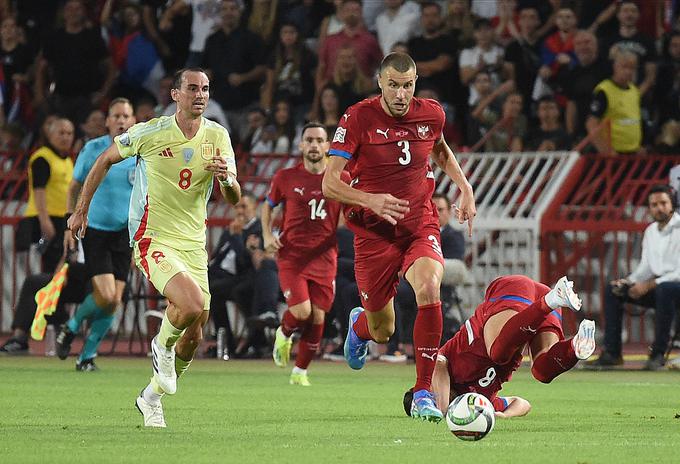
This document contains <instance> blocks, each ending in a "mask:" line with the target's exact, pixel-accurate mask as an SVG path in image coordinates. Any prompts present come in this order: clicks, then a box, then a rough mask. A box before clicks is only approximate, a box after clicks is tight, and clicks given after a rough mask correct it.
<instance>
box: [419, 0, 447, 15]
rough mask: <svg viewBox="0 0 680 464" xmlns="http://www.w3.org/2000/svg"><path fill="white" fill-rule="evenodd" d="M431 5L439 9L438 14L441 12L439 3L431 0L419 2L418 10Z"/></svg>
mask: <svg viewBox="0 0 680 464" xmlns="http://www.w3.org/2000/svg"><path fill="white" fill-rule="evenodd" d="M431 7H435V8H436V9H437V11H439V14H442V6H441V5H440V4H439V3H437V2H431V1H429V2H421V3H420V11H422V10H424V9H425V8H431Z"/></svg>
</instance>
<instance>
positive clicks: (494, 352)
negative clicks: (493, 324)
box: [490, 297, 552, 364]
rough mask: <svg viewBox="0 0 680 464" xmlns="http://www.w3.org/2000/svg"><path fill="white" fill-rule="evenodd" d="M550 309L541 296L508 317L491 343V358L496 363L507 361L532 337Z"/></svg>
mask: <svg viewBox="0 0 680 464" xmlns="http://www.w3.org/2000/svg"><path fill="white" fill-rule="evenodd" d="M551 311H552V309H551V308H550V306H548V305H547V304H546V302H545V299H544V298H543V297H541V299H540V300H538V301H536V302H534V303H533V304H531V305H529V306H528V307H527V308H526V309H523V310H522V311H520V312H518V313H517V314H515V315H514V316H512V317H511V318H510V319H508V321H507V322H506V323H505V325H504V326H503V328H502V329H501V331H500V332H499V334H498V336H497V337H496V340H494V342H493V344H492V345H491V351H490V354H491V360H492V361H493V362H495V363H496V364H506V363H508V362H509V361H510V360H511V359H512V358H513V356H515V353H517V351H519V350H521V349H522V348H523V347H524V345H525V344H526V343H527V342H528V341H529V340H531V339H532V338H534V336H535V335H536V330H537V329H538V326H539V325H541V323H542V322H543V321H544V320H545V318H546V317H547V316H548V314H550V312H551Z"/></svg>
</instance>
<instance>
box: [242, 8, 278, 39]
mask: <svg viewBox="0 0 680 464" xmlns="http://www.w3.org/2000/svg"><path fill="white" fill-rule="evenodd" d="M278 19H279V1H278V0H253V2H252V6H251V10H250V14H249V15H248V20H247V23H248V30H249V31H250V32H252V33H253V34H257V35H259V36H260V39H262V43H263V44H264V46H265V47H267V48H269V47H271V46H272V45H273V44H274V40H275V34H276V31H277V29H278Z"/></svg>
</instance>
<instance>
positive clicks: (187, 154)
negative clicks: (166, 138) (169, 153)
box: [182, 148, 194, 164]
mask: <svg viewBox="0 0 680 464" xmlns="http://www.w3.org/2000/svg"><path fill="white" fill-rule="evenodd" d="M182 154H183V155H184V163H185V164H188V163H189V161H191V158H193V156H194V149H193V148H183V149H182Z"/></svg>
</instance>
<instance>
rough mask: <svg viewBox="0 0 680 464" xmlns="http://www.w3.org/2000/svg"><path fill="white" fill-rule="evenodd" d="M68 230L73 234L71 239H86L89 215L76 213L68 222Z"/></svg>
mask: <svg viewBox="0 0 680 464" xmlns="http://www.w3.org/2000/svg"><path fill="white" fill-rule="evenodd" d="M66 228H67V229H68V230H69V231H70V232H71V234H70V235H71V237H73V238H74V239H78V240H80V239H81V238H83V237H85V230H86V229H87V213H84V212H79V211H75V212H74V213H73V214H71V217H69V218H68V221H67V222H66Z"/></svg>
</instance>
